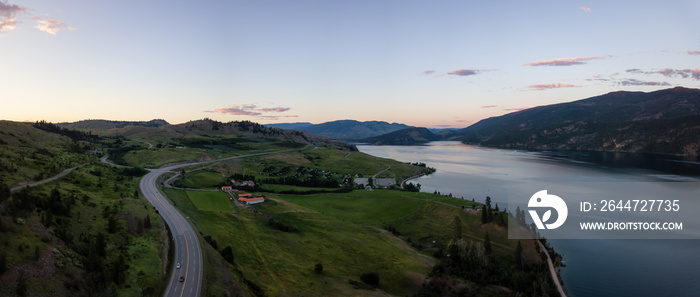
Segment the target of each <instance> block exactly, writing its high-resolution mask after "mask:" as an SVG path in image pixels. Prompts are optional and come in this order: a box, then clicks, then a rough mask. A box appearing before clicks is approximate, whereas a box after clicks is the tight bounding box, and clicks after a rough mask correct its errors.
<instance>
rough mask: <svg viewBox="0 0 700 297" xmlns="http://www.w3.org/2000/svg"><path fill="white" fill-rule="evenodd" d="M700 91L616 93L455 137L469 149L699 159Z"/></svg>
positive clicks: (521, 114) (489, 122)
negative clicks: (591, 152) (667, 155)
mask: <svg viewBox="0 0 700 297" xmlns="http://www.w3.org/2000/svg"><path fill="white" fill-rule="evenodd" d="M698 117H700V90H698V89H689V88H682V87H676V88H672V89H665V90H659V91H654V92H647V93H645V92H626V91H618V92H611V93H607V94H604V95H600V96H594V97H591V98H587V99H581V100H577V101H572V102H566V103H558V104H552V105H545V106H538V107H534V108H530V109H526V110H522V111H518V112H514V113H509V114H506V115H502V116H498V117H491V118H487V119H483V120H481V121H479V122H477V123H475V124H474V125H471V126H469V127H467V128H464V129H461V130H458V131H456V132H455V133H452V134H451V135H450V136H449V138H451V139H457V140H461V141H462V142H464V143H467V144H479V145H482V146H489V147H500V148H510V149H529V150H551V149H560V150H591V151H610V152H631V153H655V154H670V155H683V156H698V155H699V154H700V140H699V139H698V138H697V137H696V136H694V135H698V133H700V124H699V123H698Z"/></svg>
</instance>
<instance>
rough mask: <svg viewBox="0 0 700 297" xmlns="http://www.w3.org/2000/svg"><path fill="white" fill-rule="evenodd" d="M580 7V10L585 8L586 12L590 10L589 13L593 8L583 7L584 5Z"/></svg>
mask: <svg viewBox="0 0 700 297" xmlns="http://www.w3.org/2000/svg"><path fill="white" fill-rule="evenodd" d="M579 9H580V10H583V11H585V12H588V13H590V12H591V9H590V8H588V7H583V6H581V7H579Z"/></svg>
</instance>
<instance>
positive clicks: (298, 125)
mask: <svg viewBox="0 0 700 297" xmlns="http://www.w3.org/2000/svg"><path fill="white" fill-rule="evenodd" d="M311 125H313V124H312V123H309V122H297V123H279V124H265V125H264V126H265V127H270V128H280V129H291V130H302V129H304V128H306V127H309V126H311Z"/></svg>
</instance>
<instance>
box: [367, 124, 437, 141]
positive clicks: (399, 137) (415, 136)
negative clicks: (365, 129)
mask: <svg viewBox="0 0 700 297" xmlns="http://www.w3.org/2000/svg"><path fill="white" fill-rule="evenodd" d="M440 139H441V137H440V136H438V135H435V134H433V133H432V132H430V130H429V129H426V128H406V129H401V130H398V131H394V132H390V133H387V134H384V135H379V136H375V137H370V138H365V139H362V140H360V142H362V143H368V144H372V145H416V144H423V143H426V142H430V141H435V140H440Z"/></svg>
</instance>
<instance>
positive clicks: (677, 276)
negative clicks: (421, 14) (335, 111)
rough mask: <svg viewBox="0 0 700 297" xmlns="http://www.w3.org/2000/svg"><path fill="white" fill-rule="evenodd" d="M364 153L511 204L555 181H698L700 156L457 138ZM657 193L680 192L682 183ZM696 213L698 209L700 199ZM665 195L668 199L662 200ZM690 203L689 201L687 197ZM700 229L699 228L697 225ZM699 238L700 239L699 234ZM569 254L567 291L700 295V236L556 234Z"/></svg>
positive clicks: (466, 193) (469, 194)
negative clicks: (430, 170) (530, 148)
mask: <svg viewBox="0 0 700 297" xmlns="http://www.w3.org/2000/svg"><path fill="white" fill-rule="evenodd" d="M358 149H359V150H360V151H362V152H365V153H368V154H371V155H375V156H380V157H386V158H392V159H396V160H399V161H403V162H423V163H426V164H427V165H428V166H430V167H434V168H436V169H437V172H435V173H434V174H432V175H429V176H424V177H420V178H417V179H414V180H412V182H413V183H420V184H421V186H422V191H423V192H434V191H439V192H440V193H442V194H448V193H452V195H453V196H456V197H464V198H465V199H469V200H471V199H472V198H473V199H475V200H476V201H479V202H483V201H484V199H485V197H486V196H490V197H491V198H492V201H493V203H498V204H499V207H500V208H503V207H508V195H509V193H511V195H512V193H513V191H514V189H515V190H516V192H517V189H522V188H524V187H525V186H531V185H533V184H534V185H547V184H552V183H576V182H584V183H595V182H629V183H635V182H647V181H648V182H697V181H700V176H698V174H700V162H698V161H697V160H687V159H681V158H674V157H667V156H655V155H643V154H619V153H597V152H527V151H513V150H502V149H491V148H483V147H478V146H470V145H464V144H461V143H459V142H432V143H429V144H428V145H424V146H367V145H358ZM657 191H662V192H656V193H654V195H656V196H657V197H663V198H670V197H676V196H677V195H679V192H678V191H677V189H676V187H665V188H662V189H660V190H657ZM684 198H686V201H687V200H688V199H692V201H693V203H692V204H691V206H687V205H686V207H690V208H691V209H690V210H692V211H694V210H700V197H684ZM660 199H662V198H660ZM686 204H687V203H686ZM693 231H697V230H693ZM694 238H697V237H694ZM549 241H550V242H551V244H552V246H553V247H554V248H555V250H556V251H557V252H558V253H560V254H563V255H564V260H566V262H567V267H564V268H562V270H561V278H562V280H563V283H564V287H565V289H566V290H567V292H568V293H569V296H576V297H585V296H698V295H699V294H700V238H698V239H676V240H659V239H657V240H652V239H645V240H639V239H637V240H635V239H625V240H622V239H615V240H600V239H576V240H574V239H550V240H549Z"/></svg>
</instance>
